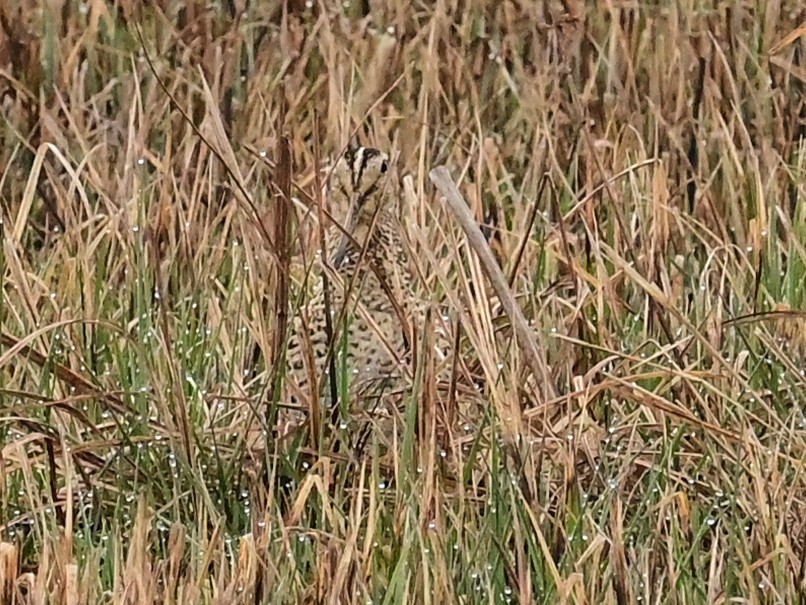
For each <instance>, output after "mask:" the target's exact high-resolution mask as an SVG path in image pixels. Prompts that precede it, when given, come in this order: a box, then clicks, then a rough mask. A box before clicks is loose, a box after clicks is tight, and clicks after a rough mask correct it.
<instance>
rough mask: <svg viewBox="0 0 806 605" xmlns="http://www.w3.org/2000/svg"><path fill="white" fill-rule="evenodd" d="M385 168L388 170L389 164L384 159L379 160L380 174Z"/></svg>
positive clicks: (384, 172)
mask: <svg viewBox="0 0 806 605" xmlns="http://www.w3.org/2000/svg"><path fill="white" fill-rule="evenodd" d="M387 170H389V164H388V163H387V161H386V160H384V161H382V162H381V174H386V171H387Z"/></svg>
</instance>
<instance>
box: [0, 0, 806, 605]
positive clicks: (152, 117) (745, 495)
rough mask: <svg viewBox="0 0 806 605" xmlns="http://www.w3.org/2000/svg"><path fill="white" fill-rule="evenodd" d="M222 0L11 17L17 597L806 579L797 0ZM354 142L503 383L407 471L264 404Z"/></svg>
mask: <svg viewBox="0 0 806 605" xmlns="http://www.w3.org/2000/svg"><path fill="white" fill-rule="evenodd" d="M244 4H245V3H244V2H243V1H241V0H232V1H230V2H221V3H218V2H213V3H209V2H193V1H189V2H186V3H172V2H165V1H162V2H156V3H143V2H138V1H136V0H119V1H118V2H115V3H107V2H100V1H96V0H91V1H87V2H77V1H69V0H61V1H60V0H55V1H51V2H43V3H40V2H34V1H33V0H7V1H5V2H4V3H3V6H2V8H0V106H1V107H0V115H2V118H3V119H2V121H0V217H1V218H2V256H1V257H0V268H1V270H0V279H2V292H3V296H2V299H0V327H1V328H2V335H1V338H2V348H0V387H1V388H2V391H0V411H1V413H2V415H1V416H0V456H1V459H0V601H3V600H4V599H5V601H3V602H17V603H46V602H49V603H65V604H73V603H96V602H100V603H151V602H165V603H301V602H307V603H315V602H317V603H318V602H321V603H451V602H460V603H533V602H536V603H566V602H567V603H619V604H621V603H642V602H644V603H703V602H716V603H720V602H729V601H730V600H731V599H733V598H740V599H743V600H742V601H741V602H747V603H783V602H786V603H800V602H804V601H806V598H804V597H802V596H801V594H803V593H802V592H801V591H802V590H803V588H802V587H803V586H804V585H806V584H804V582H806V576H804V569H803V564H802V560H803V553H804V543H805V540H804V536H803V535H801V529H802V525H803V523H802V520H803V517H804V512H805V511H806V509H804V503H806V477H804V473H803V469H804V461H805V460H806V417H804V412H803V409H802V406H803V405H804V402H806V397H804V395H803V392H804V391H803V389H804V386H806V380H804V374H805V373H806V370H804V367H806V361H805V360H804V356H803V352H804V344H805V337H806V332H804V329H806V324H805V323H804V316H803V315H802V313H800V312H798V309H800V308H802V307H803V302H804V301H803V299H804V288H803V284H804V279H805V278H806V270H804V266H806V237H804V236H805V235H806V234H804V230H805V229H806V227H804V225H806V222H804V193H805V192H806V189H805V186H804V167H805V166H806V154H805V153H804V144H805V141H806V137H805V135H806V102H804V85H806V67H805V66H804V65H803V53H804V50H806V44H804V41H803V40H801V39H798V38H797V35H792V36H790V37H787V36H788V35H789V34H790V33H792V32H793V31H794V32H795V34H797V31H795V30H796V28H797V27H798V25H799V24H801V23H803V22H804V20H806V9H804V8H803V6H802V5H801V3H799V2H795V1H791V2H788V1H784V0H780V1H773V0H770V1H769V2H705V1H701V0H679V1H677V2H672V1H669V0H658V1H656V2H652V3H649V2H645V3H623V2H610V3H599V2H587V3H586V2H581V1H579V0H576V1H571V0H568V1H567V2H515V1H510V0H506V1H503V2H500V3H499V2H495V3H492V2H490V3H487V2H481V1H480V0H464V1H459V0H453V1H449V0H437V1H436V2H433V3H430V2H427V3H414V4H412V5H408V3H402V2H393V1H391V0H369V1H364V2H361V1H357V0H351V1H350V2H344V3H330V2H328V3H320V2H310V3H305V2H298V1H289V2H287V3H285V6H284V5H283V3H280V2H263V3H256V2H252V3H249V6H246V7H245V6H244ZM636 5H642V6H641V7H640V8H637V7H636ZM138 28H140V30H141V31H142V40H143V43H144V44H141V41H140V37H139V35H138ZM147 56H148V57H150V62H151V63H149V60H148V58H147ZM11 57H13V60H11V59H10V58H11ZM152 66H153V69H152ZM155 74H156V75H155ZM157 76H158V77H159V81H161V82H162V83H163V84H164V87H165V88H163V87H162V86H161V85H160V83H159V81H158V79H157ZM186 118H189V119H190V122H192V124H193V125H195V128H194V126H192V125H191V123H189V122H188V120H187V119H186ZM197 129H198V130H197ZM352 135H355V138H357V140H359V141H360V142H362V143H365V144H372V145H373V146H376V147H379V148H382V149H388V150H390V151H394V153H395V154H398V161H397V167H398V170H399V172H400V174H399V176H400V178H401V182H402V186H403V190H404V200H405V207H404V209H403V213H404V216H405V224H406V226H407V229H408V236H409V238H410V240H411V242H412V247H413V249H414V251H415V260H416V263H417V265H418V267H419V269H420V271H421V273H422V275H423V279H422V284H421V287H422V289H423V291H424V292H426V293H427V294H428V295H429V296H431V297H432V298H433V300H434V301H435V302H439V303H442V304H445V305H446V307H447V308H449V309H451V314H452V317H453V319H454V320H456V323H457V324H458V325H461V331H462V339H461V342H460V355H461V358H462V360H463V362H465V363H466V364H467V365H469V366H473V367H475V368H476V369H477V371H478V372H479V373H480V375H481V376H482V377H483V378H484V379H485V380H486V382H487V384H488V385H489V389H490V393H489V406H488V409H487V412H486V414H485V418H484V419H483V422H482V423H481V426H480V427H479V428H478V429H473V430H469V431H464V432H462V434H448V435H447V436H445V435H444V431H443V432H440V431H438V430H435V428H434V427H437V428H439V427H438V425H439V424H440V423H441V421H442V416H441V415H440V414H439V413H437V411H438V410H437V411H435V409H434V408H433V406H432V405H430V404H429V401H431V399H432V398H430V397H429V396H427V392H428V391H429V385H427V384H426V385H424V386H423V393H421V394H419V395H418V394H416V393H415V397H414V398H413V401H416V402H418V404H417V405H416V406H414V407H412V408H410V409H415V410H417V411H418V412H419V416H420V419H421V420H422V419H423V418H424V419H426V420H428V421H427V422H422V421H417V420H416V418H415V415H414V414H411V415H410V417H409V421H408V422H409V424H408V429H409V430H408V432H407V436H408V438H407V439H406V440H405V442H404V443H403V444H402V445H401V447H400V449H399V451H397V452H395V454H396V455H395V456H393V460H392V464H391V466H387V465H384V464H382V463H381V461H380V460H379V458H378V457H377V456H371V455H370V456H364V457H362V458H359V459H350V458H349V456H347V455H346V454H344V453H341V454H334V453H332V452H330V451H329V450H328V449H327V448H326V447H325V446H324V445H322V444H319V445H316V444H315V443H312V442H310V441H309V440H308V438H307V436H304V435H303V436H302V437H301V439H299V440H296V441H293V442H291V443H288V442H283V443H279V442H278V441H277V440H276V439H274V438H273V437H272V427H271V426H268V425H267V424H266V422H265V417H264V416H265V415H264V412H265V410H266V409H275V408H276V406H275V405H274V402H272V398H271V397H269V394H270V392H271V389H270V388H269V385H270V383H271V377H272V376H273V373H272V369H273V367H274V366H275V364H272V363H268V362H267V359H273V358H274V357H273V351H274V348H273V347H274V345H273V341H272V338H273V334H274V332H275V327H276V325H277V314H276V313H275V312H274V311H273V310H274V308H275V306H274V305H275V301H276V293H277V284H278V282H280V283H281V282H282V280H280V279H279V278H278V276H279V275H281V272H280V271H279V270H278V264H277V263H278V257H277V253H276V250H277V246H276V245H275V242H272V241H271V238H272V236H273V234H275V233H276V231H275V228H276V225H277V217H278V216H282V212H281V210H280V209H281V208H282V204H283V199H284V198H283V197H282V195H280V193H279V191H281V190H282V189H283V187H282V180H283V179H284V178H287V177H288V176H289V171H290V176H291V178H292V182H293V185H292V188H291V195H292V196H293V201H294V210H293V212H292V215H293V217H294V220H293V221H292V223H291V229H292V230H293V231H294V233H295V234H296V235H295V237H294V239H293V242H294V248H293V250H292V253H293V254H294V263H295V265H294V266H296V263H298V260H297V259H298V258H300V257H305V255H307V258H308V260H310V258H311V255H312V254H313V250H314V249H315V238H314V237H313V236H312V235H311V234H312V233H314V231H313V230H312V229H311V228H310V227H311V225H312V224H313V219H312V218H311V216H310V215H307V216H306V215H305V212H304V209H305V208H306V207H310V206H311V200H312V199H315V198H316V196H317V181H318V177H317V172H318V169H319V167H320V166H321V165H322V162H323V161H324V160H325V159H326V157H332V156H333V154H334V153H337V152H338V150H339V149H340V148H341V147H342V146H343V145H344V144H345V143H346V142H347V140H348V139H349V138H350V137H351V136H352ZM285 141H287V143H288V146H289V149H290V163H289V161H287V160H286V159H285V158H283V155H282V153H281V150H282V148H283V145H284V144H285V143H284V142H285ZM443 164H444V165H447V166H448V167H449V168H450V170H451V172H452V174H453V176H454V179H456V180H457V181H458V182H459V183H460V188H461V190H462V193H463V194H464V196H465V198H466V200H467V201H468V203H469V204H470V206H471V208H472V210H473V212H474V213H475V214H476V216H477V218H478V220H479V221H483V222H486V223H487V224H488V225H490V226H491V228H492V233H494V234H495V237H494V238H493V239H492V241H493V244H494V249H495V252H496V254H497V256H498V258H499V261H500V263H501V266H502V269H503V270H504V272H505V274H506V275H508V276H511V288H512V290H513V292H514V294H515V295H516V298H517V300H518V302H519V304H520V306H521V308H522V309H523V310H524V313H525V314H526V316H527V318H528V319H529V320H530V322H531V325H532V326H533V328H534V335H535V338H536V339H537V341H538V343H539V345H540V347H541V349H542V350H543V351H545V355H546V357H547V359H548V363H549V366H550V371H551V379H550V381H549V383H548V384H547V383H546V381H543V380H540V381H535V380H533V379H529V371H528V370H527V365H526V364H525V362H524V359H523V356H522V355H521V354H520V353H519V351H518V349H517V347H515V346H513V345H511V344H510V341H511V338H510V336H509V332H508V320H507V319H506V318H505V316H504V315H503V314H502V313H501V312H500V311H499V310H498V306H497V303H496V302H495V297H494V296H493V295H492V291H491V290H490V288H489V287H488V285H487V282H486V281H485V280H484V278H483V277H482V274H481V272H480V269H479V265H478V262H477V260H476V257H475V255H474V254H473V253H472V252H471V251H470V250H469V248H468V247H467V245H466V243H465V239H464V236H463V235H462V233H461V231H460V229H459V228H458V227H457V225H456V222H455V220H454V219H453V217H452V215H451V214H450V213H448V212H447V211H446V209H445V207H444V206H443V205H442V204H441V203H440V200H439V198H438V196H437V195H436V194H435V192H434V189H433V186H432V185H431V184H430V182H429V180H428V177H427V175H428V171H429V170H430V169H431V168H433V167H435V166H437V165H443ZM241 187H242V188H243V189H241ZM303 252H304V253H305V255H303V254H302V253H303ZM280 257H281V258H282V254H281V255H280ZM295 275H296V274H295ZM471 284H472V286H473V287H472V288H471ZM290 290H291V291H290V297H291V301H292V303H293V301H294V300H295V299H296V296H297V292H298V290H299V288H298V283H297V281H296V280H294V281H293V282H292V284H291V288H290ZM276 366H277V367H282V358H281V357H280V358H279V359H278V362H277V364H276ZM420 395H422V396H420ZM275 399H280V400H281V399H282V398H281V397H279V396H278V397H276V398H275ZM418 408H419V409H418ZM418 422H419V424H421V425H422V424H425V425H429V423H430V426H431V429H428V428H427V427H426V430H417V431H414V430H413V429H415V428H417V427H416V426H415V425H416V424H417V423H418ZM415 434H416V437H417V438H416V439H413V438H412V436H413V435H415ZM438 434H439V435H441V436H439V438H438ZM512 443H516V444H517V449H518V450H519V452H518V456H513V454H512V447H511V444H512ZM506 444H510V447H505V446H506ZM448 460H451V461H454V462H457V463H458V468H459V470H460V472H459V473H457V472H456V471H457V465H449V464H448V463H447V461H448ZM516 460H517V462H516ZM264 468H265V469H267V472H265V473H264V472H263V471H262V469H264ZM267 478H268V480H267ZM278 478H281V479H278ZM733 602H735V601H733Z"/></svg>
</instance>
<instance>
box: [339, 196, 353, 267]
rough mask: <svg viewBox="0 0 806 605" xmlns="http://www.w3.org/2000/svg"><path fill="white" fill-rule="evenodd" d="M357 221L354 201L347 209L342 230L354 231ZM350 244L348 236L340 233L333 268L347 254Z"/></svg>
mask: <svg viewBox="0 0 806 605" xmlns="http://www.w3.org/2000/svg"><path fill="white" fill-rule="evenodd" d="M357 223H358V213H357V212H356V211H355V202H353V203H351V204H350V209H349V210H348V211H347V220H345V221H344V225H343V227H344V230H345V231H346V232H347V233H353V232H354V231H355V227H356V224H357ZM349 246H350V238H349V237H348V236H347V235H346V234H345V233H342V234H341V239H340V240H339V247H338V248H336V253H335V254H334V255H333V268H334V269H338V268H339V267H340V266H341V263H342V262H343V261H344V257H345V256H347V249H348V247H349Z"/></svg>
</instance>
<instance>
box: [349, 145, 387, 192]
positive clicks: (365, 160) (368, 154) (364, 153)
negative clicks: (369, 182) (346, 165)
mask: <svg viewBox="0 0 806 605" xmlns="http://www.w3.org/2000/svg"><path fill="white" fill-rule="evenodd" d="M379 155H381V152H380V151H378V150H377V149H371V148H369V147H362V148H361V149H359V150H358V156H359V157H357V158H356V163H357V164H358V170H357V171H354V172H353V179H354V180H353V187H354V188H357V187H358V183H360V182H361V177H363V176H364V170H365V169H366V167H367V164H369V161H370V160H371V159H372V158H376V157H378V156H379Z"/></svg>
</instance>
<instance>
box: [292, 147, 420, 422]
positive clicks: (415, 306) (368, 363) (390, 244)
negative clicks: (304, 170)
mask: <svg viewBox="0 0 806 605" xmlns="http://www.w3.org/2000/svg"><path fill="white" fill-rule="evenodd" d="M390 173H391V165H390V158H389V155H388V154H386V153H384V152H382V151H380V150H378V149H375V148H372V147H364V146H349V147H348V148H347V149H346V150H345V151H344V153H342V154H341V156H340V157H339V158H338V160H337V161H336V163H335V165H334V167H333V169H332V172H331V178H330V184H329V188H328V191H327V195H328V197H329V201H330V202H331V206H335V207H337V208H339V207H341V208H346V218H345V219H344V221H343V226H342V227H343V229H339V228H338V227H335V226H333V227H331V228H330V229H329V234H328V238H327V241H329V242H331V245H329V246H327V248H326V251H325V257H326V259H327V261H326V262H321V258H320V262H318V263H316V265H318V266H315V269H317V270H316V271H314V272H313V273H314V275H312V276H309V277H308V279H309V280H310V281H312V283H313V287H312V288H311V292H310V297H309V298H308V300H306V301H303V303H302V304H301V305H300V306H299V309H298V312H296V313H295V314H294V316H293V320H292V322H291V330H290V332H291V333H290V337H289V340H288V344H287V348H286V368H287V373H286V380H287V383H289V387H290V390H291V393H292V397H291V399H292V401H293V402H299V401H307V402H308V406H307V407H310V403H311V401H313V400H318V401H320V402H321V401H323V400H324V401H326V400H327V398H328V397H329V396H330V394H331V393H333V392H334V391H333V388H332V386H331V385H330V384H325V380H326V379H329V380H331V381H336V386H337V387H338V388H337V389H335V392H336V394H337V395H338V397H340V398H342V397H345V396H346V397H347V400H348V402H353V401H354V400H356V399H358V398H360V397H361V396H364V395H366V394H367V393H369V392H371V391H382V392H385V393H393V392H397V393H399V392H400V391H401V390H404V389H405V388H406V385H407V384H408V382H407V377H409V376H410V373H411V372H410V368H409V367H408V366H409V364H410V363H411V354H412V326H417V325H418V323H417V322H418V317H419V316H420V315H421V313H422V310H423V308H424V307H423V303H422V301H420V300H418V299H417V297H416V296H415V294H414V290H413V278H412V271H411V266H410V258H409V255H408V253H407V247H406V246H405V244H404V241H403V239H402V233H403V230H402V227H401V225H400V222H399V220H398V218H397V215H396V210H397V205H398V204H397V202H398V191H397V190H396V188H395V187H394V184H393V183H392V179H391V178H390ZM323 275H324V276H325V277H326V279H322V276H323ZM328 319H329V320H330V321H328ZM331 360H332V361H331ZM332 370H335V373H336V375H335V376H334V375H332ZM345 377H346V379H347V380H346V381H345V380H343V378H345ZM345 385H346V389H343V388H342V387H344V386H345ZM328 387H330V388H328ZM340 389H341V390H344V392H343V393H341V392H339V390H340ZM376 400H377V398H376ZM331 403H334V402H331ZM376 403H377V401H376ZM302 407H303V408H305V407H306V406H304V405H303V406H302ZM364 411H366V410H364ZM299 420H300V418H299V415H297V416H296V417H295V420H294V421H293V422H292V424H293V423H295V422H299Z"/></svg>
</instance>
